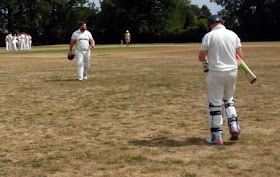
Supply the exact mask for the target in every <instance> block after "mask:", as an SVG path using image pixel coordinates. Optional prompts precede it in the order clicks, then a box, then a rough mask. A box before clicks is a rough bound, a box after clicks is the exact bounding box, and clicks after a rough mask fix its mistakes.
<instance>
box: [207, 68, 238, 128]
mask: <svg viewBox="0 0 280 177" xmlns="http://www.w3.org/2000/svg"><path fill="white" fill-rule="evenodd" d="M236 81H237V70H233V71H209V73H208V76H207V79H206V82H207V98H206V108H207V117H208V123H209V128H221V127H222V125H223V117H222V115H224V116H229V115H236V110H235V107H231V108H230V109H225V107H224V101H226V103H232V104H234V102H233V96H234V92H235V85H236ZM210 104H211V105H212V106H214V107H211V106H210ZM211 111H221V113H222V114H221V115H219V116H212V115H211V114H210V112H211ZM228 118H229V117H228ZM226 121H227V119H226Z"/></svg>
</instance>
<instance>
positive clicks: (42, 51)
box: [0, 42, 280, 177]
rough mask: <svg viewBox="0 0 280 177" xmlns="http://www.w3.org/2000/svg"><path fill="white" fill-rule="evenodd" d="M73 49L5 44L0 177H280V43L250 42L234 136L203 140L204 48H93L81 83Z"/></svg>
mask: <svg viewBox="0 0 280 177" xmlns="http://www.w3.org/2000/svg"><path fill="white" fill-rule="evenodd" d="M67 48H68V46H64V45H59V46H42V47H34V49H33V51H32V52H6V51H4V48H1V49H0V54H1V58H0V61H1V67H0V75H1V77H0V82H1V87H0V90H1V93H0V110H1V111H0V144H1V146H0V176H9V177H16V176H20V177H21V176H31V177H39V176H40V177H44V176H59V177H60V176H63V177H66V176H114V177H115V176H120V177H124V176H127V177H128V176H129V177H130V176H148V177H155V176H172V177H173V176H176V177H200V176H225V177H228V176H246V177H251V176H265V177H266V176H273V177H274V176H280V156H279V154H280V151H279V146H280V143H279V142H280V140H279V134H280V131H279V127H280V123H279V112H280V108H279V107H280V106H279V105H280V99H279V95H280V89H279V87H280V60H279V59H280V54H279V51H280V43H279V42H274V43H244V48H243V50H244V60H245V62H246V63H247V64H248V65H249V67H250V68H251V69H252V70H253V72H254V73H255V74H256V75H257V76H258V78H259V80H258V81H257V83H256V84H255V85H250V84H248V83H247V81H246V80H245V79H243V78H242V76H241V77H240V78H239V80H238V84H237V90H236V95H235V101H236V105H237V111H238V114H239V118H240V123H241V126H242V128H243V129H242V134H241V136H240V140H239V141H238V142H235V143H232V142H230V141H229V134H228V131H227V128H226V125H224V139H225V146H223V147H216V146H210V145H207V144H206V143H205V138H206V137H207V136H208V129H207V125H208V124H207V120H206V111H205V89H206V85H205V77H206V75H205V74H204V73H203V72H202V65H201V63H199V62H198V59H197V55H198V51H199V44H191V45H170V46H167V45H163V46H156V45H153V46H131V47H130V48H126V47H123V48H120V47H115V46H109V47H106V46H97V48H96V49H95V50H94V52H93V53H92V63H93V65H92V67H91V70H90V73H89V79H88V80H87V81H82V82H79V81H77V74H76V63H75V61H68V60H67V59H66V54H67Z"/></svg>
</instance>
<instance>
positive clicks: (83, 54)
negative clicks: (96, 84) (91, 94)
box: [68, 22, 95, 81]
mask: <svg viewBox="0 0 280 177" xmlns="http://www.w3.org/2000/svg"><path fill="white" fill-rule="evenodd" d="M89 43H90V45H91V47H93V48H94V47H95V41H94V39H93V37H92V35H91V33H90V32H89V31H88V30H87V25H86V22H81V23H80V29H78V30H77V31H75V32H74V33H73V34H72V37H71V41H70V47H69V52H68V56H70V55H71V54H72V48H73V46H74V45H75V56H76V60H77V70H78V77H79V80H80V81H82V80H83V79H87V78H88V69H89V67H90V54H91V50H90V45H89Z"/></svg>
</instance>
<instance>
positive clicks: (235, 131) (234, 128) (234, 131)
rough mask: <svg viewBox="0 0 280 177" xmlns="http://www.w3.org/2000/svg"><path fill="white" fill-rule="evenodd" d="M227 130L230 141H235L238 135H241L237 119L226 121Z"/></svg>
mask: <svg viewBox="0 0 280 177" xmlns="http://www.w3.org/2000/svg"><path fill="white" fill-rule="evenodd" d="M228 129H229V133H230V135H231V136H230V138H229V140H230V141H237V140H238V137H239V134H240V133H241V127H240V125H239V123H238V120H237V117H233V118H230V119H228Z"/></svg>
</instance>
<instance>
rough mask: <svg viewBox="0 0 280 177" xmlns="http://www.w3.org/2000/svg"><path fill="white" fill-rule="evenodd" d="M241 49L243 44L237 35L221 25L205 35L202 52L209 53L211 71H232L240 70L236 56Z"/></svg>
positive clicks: (201, 47)
mask: <svg viewBox="0 0 280 177" xmlns="http://www.w3.org/2000/svg"><path fill="white" fill-rule="evenodd" d="M239 47H241V42H240V39H239V37H238V36H237V34H235V33H234V32H233V31H231V30H228V29H226V27H225V26H224V25H222V24H219V25H217V26H216V27H215V28H213V29H212V30H211V31H210V32H209V33H207V34H205V36H204V37H203V39H202V43H201V46H200V50H202V51H207V59H208V67H209V70H210V71H231V70H236V69H237V68H238V66H237V61H236V58H235V54H236V49H237V48H239Z"/></svg>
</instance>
